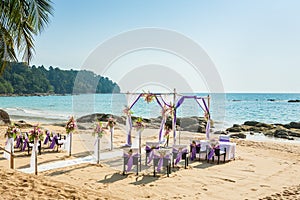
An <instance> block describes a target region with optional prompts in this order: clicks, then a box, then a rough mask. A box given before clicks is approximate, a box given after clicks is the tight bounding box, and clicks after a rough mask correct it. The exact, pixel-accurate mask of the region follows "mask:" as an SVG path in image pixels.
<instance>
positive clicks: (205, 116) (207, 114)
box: [204, 111, 209, 121]
mask: <svg viewBox="0 0 300 200" xmlns="http://www.w3.org/2000/svg"><path fill="white" fill-rule="evenodd" d="M204 119H205V121H207V120H208V119H209V112H207V111H205V112H204Z"/></svg>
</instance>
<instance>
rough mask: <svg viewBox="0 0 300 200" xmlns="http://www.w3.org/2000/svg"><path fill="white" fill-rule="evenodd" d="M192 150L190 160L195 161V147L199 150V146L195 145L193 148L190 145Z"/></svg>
mask: <svg viewBox="0 0 300 200" xmlns="http://www.w3.org/2000/svg"><path fill="white" fill-rule="evenodd" d="M190 146H191V148H192V154H191V160H192V161H193V160H195V159H196V153H197V147H199V148H201V146H200V144H197V145H195V146H193V145H192V144H191V145H190Z"/></svg>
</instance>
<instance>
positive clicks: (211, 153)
mask: <svg viewBox="0 0 300 200" xmlns="http://www.w3.org/2000/svg"><path fill="white" fill-rule="evenodd" d="M215 149H220V146H219V145H218V146H216V147H213V148H211V150H210V152H209V154H208V160H210V159H211V158H212V157H213V156H214V154H215Z"/></svg>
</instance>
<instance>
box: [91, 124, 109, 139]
mask: <svg viewBox="0 0 300 200" xmlns="http://www.w3.org/2000/svg"><path fill="white" fill-rule="evenodd" d="M105 133H106V132H105V130H104V129H103V127H102V122H96V124H95V128H94V132H93V136H95V135H97V137H99V138H102V136H103V135H104V134H105Z"/></svg>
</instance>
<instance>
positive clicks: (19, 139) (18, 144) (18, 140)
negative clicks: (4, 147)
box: [16, 135, 21, 148]
mask: <svg viewBox="0 0 300 200" xmlns="http://www.w3.org/2000/svg"><path fill="white" fill-rule="evenodd" d="M20 145H21V136H20V135H19V136H18V137H17V142H16V148H19V147H20Z"/></svg>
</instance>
